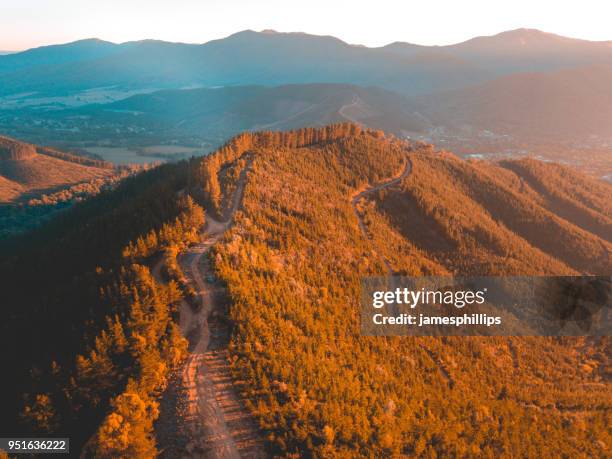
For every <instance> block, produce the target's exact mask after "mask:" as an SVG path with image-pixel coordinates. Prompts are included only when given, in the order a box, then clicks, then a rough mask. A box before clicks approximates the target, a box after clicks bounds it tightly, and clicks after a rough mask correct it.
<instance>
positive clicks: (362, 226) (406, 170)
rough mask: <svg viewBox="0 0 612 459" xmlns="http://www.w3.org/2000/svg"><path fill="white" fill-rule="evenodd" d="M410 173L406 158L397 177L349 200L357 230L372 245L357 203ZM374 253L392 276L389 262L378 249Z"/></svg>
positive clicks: (396, 182)
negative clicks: (357, 223) (357, 225)
mask: <svg viewBox="0 0 612 459" xmlns="http://www.w3.org/2000/svg"><path fill="white" fill-rule="evenodd" d="M410 172H412V163H411V162H410V159H408V158H406V164H405V165H404V169H403V170H402V172H401V173H400V174H399V175H397V176H396V177H393V178H392V179H389V180H388V181H386V182H382V183H379V184H378V185H373V186H370V187H368V188H366V189H365V190H363V191H361V192H357V193H356V194H355V195H353V197H352V198H351V204H352V205H353V212H355V216H356V217H357V221H358V222H359V229H360V230H361V232H362V233H363V235H364V236H365V237H366V238H367V239H368V240H370V241H372V243H373V239H372V237H371V236H370V235H369V234H368V229H367V228H366V226H365V223H364V222H363V218H362V217H361V214H360V213H359V209H358V208H357V204H358V203H359V201H361V200H362V199H363V198H365V197H366V196H368V195H370V194H372V193H375V192H377V191H380V190H382V189H385V188H389V187H391V186H393V185H397V184H398V183H400V182H401V181H402V180H404V179H405V178H406V177H408V176H409V175H410ZM374 252H375V253H376V255H377V256H378V257H379V258H381V259H382V261H383V263H384V265H385V267H386V269H387V275H389V276H391V275H393V268H392V267H391V264H390V263H389V260H387V259H386V258H385V257H383V256H382V255H381V253H380V251H379V250H378V249H376V247H374Z"/></svg>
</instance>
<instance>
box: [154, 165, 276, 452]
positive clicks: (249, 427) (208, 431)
mask: <svg viewBox="0 0 612 459" xmlns="http://www.w3.org/2000/svg"><path fill="white" fill-rule="evenodd" d="M249 169H250V163H249V164H248V165H247V167H245V169H244V170H243V171H242V173H241V175H240V178H239V182H238V186H237V188H236V192H235V193H234V196H233V204H232V207H231V209H229V211H228V212H226V218H225V219H224V220H222V221H218V220H215V219H214V218H212V217H210V216H208V215H207V217H206V226H205V228H204V231H203V233H202V236H203V237H202V241H201V242H200V243H198V244H195V245H193V246H191V247H190V248H189V249H188V250H187V251H185V252H184V253H183V254H181V255H180V256H179V258H178V262H179V264H180V266H181V269H182V270H183V272H184V273H185V275H186V277H187V278H188V280H189V282H190V283H191V285H192V286H193V288H194V289H195V290H196V292H197V295H198V296H199V298H200V301H201V304H200V305H198V306H197V307H195V308H194V307H193V306H191V305H190V304H188V303H187V302H186V301H183V302H182V304H181V308H180V329H181V332H182V333H183V336H185V337H186V338H187V339H188V340H189V350H190V354H189V357H188V358H187V361H186V362H185V364H184V367H183V369H182V372H181V373H180V375H177V377H176V378H175V379H176V380H175V381H174V384H175V385H176V386H178V388H177V390H176V394H178V395H179V396H178V397H177V399H179V400H177V405H179V406H178V407H175V408H176V409H175V410H174V413H169V414H168V416H172V415H174V416H177V415H178V419H177V424H178V425H177V426H176V428H175V434H176V438H172V435H165V436H166V438H167V437H171V438H167V439H166V440H162V441H161V443H162V447H163V448H164V451H163V452H162V454H161V456H162V457H181V458H214V459H238V458H248V459H258V458H264V457H266V454H265V451H264V448H263V440H262V439H261V436H260V432H259V429H258V427H257V424H256V422H255V420H254V419H253V418H252V417H251V415H250V413H249V412H248V410H247V409H246V408H245V406H244V403H243V401H242V399H241V397H240V394H239V391H238V390H237V388H236V387H235V385H234V383H233V381H232V375H231V372H230V367H229V362H228V358H227V344H228V342H229V337H230V326H229V323H228V321H227V319H226V318H227V312H228V311H227V302H226V301H225V291H224V288H223V287H221V286H219V285H218V284H217V282H216V280H215V279H214V277H213V272H212V269H211V266H210V262H209V260H208V258H207V257H204V255H205V254H206V253H207V252H208V251H209V250H210V248H211V247H212V246H213V245H214V244H215V243H217V241H219V239H220V238H221V237H222V236H223V234H224V233H225V231H226V230H227V229H228V228H229V227H230V226H231V224H232V221H233V217H234V213H235V212H236V210H237V209H238V207H239V205H240V203H241V201H242V195H243V192H244V185H245V181H246V173H247V172H248V170H249ZM205 279H206V281H205ZM162 412H163V404H162ZM177 412H178V413H177Z"/></svg>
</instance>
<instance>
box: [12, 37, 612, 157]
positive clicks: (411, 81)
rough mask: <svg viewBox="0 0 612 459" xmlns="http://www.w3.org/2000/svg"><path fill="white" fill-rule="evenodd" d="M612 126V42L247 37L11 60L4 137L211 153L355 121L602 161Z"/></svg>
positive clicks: (51, 49) (31, 53) (49, 49)
mask: <svg viewBox="0 0 612 459" xmlns="http://www.w3.org/2000/svg"><path fill="white" fill-rule="evenodd" d="M611 116H612V42H610V41H606V42H592V41H586V40H577V39H571V38H566V37H561V36H558V35H553V34H549V33H545V32H541V31H538V30H532V29H518V30H513V31H508V32H503V33H500V34H498V35H494V36H487V37H477V38H473V39H471V40H468V41H466V42H463V43H459V44H455V45H449V46H421V45H415V44H410V43H400V42H396V43H392V44H389V45H387V46H383V47H380V48H367V47H363V46H355V45H350V44H347V43H345V42H343V41H341V40H339V39H337V38H334V37H329V36H314V35H308V34H304V33H277V32H274V31H264V32H254V31H250V30H247V31H243V32H239V33H236V34H234V35H231V36H229V37H227V38H224V39H221V40H214V41H211V42H208V43H205V44H201V45H197V44H184V43H168V42H162V41H155V40H145V41H137V42H128V43H122V44H114V43H110V42H106V41H102V40H97V39H88V40H81V41H78V42H74V43H68V44H64V45H53V46H46V47H41V48H35V49H31V50H28V51H24V52H20V53H14V54H10V55H6V56H0V132H3V133H5V134H8V135H11V136H13V137H18V138H21V139H24V140H28V141H31V142H39V143H43V144H54V145H58V144H59V145H68V144H69V145H68V146H74V147H81V146H83V144H86V145H89V146H91V145H92V144H94V145H109V144H110V145H124V144H128V145H132V146H134V145H135V146H142V145H155V144H159V143H164V144H166V143H168V142H170V143H172V144H177V143H179V144H181V143H183V144H188V145H190V146H192V147H193V146H199V145H208V146H209V147H210V148H209V149H211V148H212V147H214V146H216V145H218V144H219V143H222V142H223V141H225V140H226V139H227V138H228V137H230V136H231V135H233V134H235V133H237V132H239V131H242V130H261V129H279V130H280V129H292V128H298V127H302V126H320V125H324V124H326V123H330V122H336V121H345V120H349V121H353V122H359V123H362V124H365V125H367V126H370V127H374V128H378V129H383V130H385V131H388V132H393V133H395V134H397V135H400V136H411V137H415V138H419V139H423V140H426V141H433V142H436V143H438V142H439V143H440V144H442V145H450V146H451V147H455V148H456V147H457V144H456V141H457V139H461V141H462V142H463V143H464V144H465V145H467V146H468V147H469V148H472V147H473V146H475V145H476V144H480V148H479V151H480V150H485V151H493V152H495V151H500V150H503V149H509V150H516V149H518V148H521V149H525V148H529V147H530V146H531V145H535V144H536V143H537V144H538V145H542V144H544V145H551V144H553V143H554V144H555V145H559V144H562V143H564V142H565V143H568V144H572V145H574V146H576V145H578V146H584V145H586V144H587V143H588V145H589V148H591V147H592V148H596V149H598V151H599V150H601V149H602V148H603V149H610V146H612V124H611V123H610V122H609V120H610V119H612V118H611ZM491 139H493V141H492V140H491ZM499 139H503V142H504V143H503V145H501V144H499ZM445 142H446V143H445ZM469 148H468V149H469ZM461 149H462V150H464V149H465V148H463V147H461Z"/></svg>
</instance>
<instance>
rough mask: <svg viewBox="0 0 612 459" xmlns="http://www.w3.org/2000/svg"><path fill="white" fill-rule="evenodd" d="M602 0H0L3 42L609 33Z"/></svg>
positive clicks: (599, 36) (369, 42)
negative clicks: (267, 34)
mask: <svg viewBox="0 0 612 459" xmlns="http://www.w3.org/2000/svg"><path fill="white" fill-rule="evenodd" d="M610 17H612V7H611V6H610V2H609V1H607V0H581V1H574V0H561V1H560V0H556V1H549V0H512V1H498V0H461V1H458V0H445V1H442V0H418V1H413V0H395V1H391V0H369V1H364V0H351V1H347V0H308V1H304V0H302V1H295V0H284V1H282V0H171V1H167V0H165V1H163V0H0V50H4V51H6V50H23V49H27V48H32V47H35V46H40V45H47V44H57V43H66V42H70V41H74V40H79V39H83V38H94V37H95V38H101V39H104V40H108V41H113V42H117V43H118V42H125V41H131V40H142V39H146V38H154V39H160V40H167V41H180V42H188V43H204V42H206V41H209V40H212V39H217V38H223V37H225V36H228V35H231V34H232V33H235V32H238V31H240V30H245V29H252V30H264V29H274V30H277V31H279V32H307V33H311V34H316V35H333V36H335V37H338V38H340V39H342V40H344V41H346V42H348V43H352V44H362V45H366V46H382V45H385V44H388V43H391V42H394V41H405V42H411V43H418V44H424V45H445V44H451V43H458V42H461V41H464V40H467V39H469V38H472V37H474V36H479V35H493V34H496V33H499V32H502V31H505V30H511V29H517V28H521V27H526V28H535V29H540V30H543V31H546V32H552V33H556V34H559V35H565V36H568V37H573V38H583V39H588V40H612V28H611V27H610Z"/></svg>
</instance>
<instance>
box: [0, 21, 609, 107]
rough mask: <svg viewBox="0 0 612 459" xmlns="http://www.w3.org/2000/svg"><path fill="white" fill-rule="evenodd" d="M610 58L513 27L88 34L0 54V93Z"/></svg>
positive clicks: (425, 75)
mask: <svg viewBox="0 0 612 459" xmlns="http://www.w3.org/2000/svg"><path fill="white" fill-rule="evenodd" d="M603 62H607V63H611V64H612V42H590V41H584V40H575V39H569V38H564V37H560V36H557V35H553V34H548V33H544V32H540V31H537V30H528V29H519V30H514V31H510V32H504V33H501V34H498V35H495V36H492V37H478V38H474V39H472V40H469V41H466V42H464V43H460V44H456V45H450V46H419V45H413V44H408V43H393V44H391V45H388V46H384V47H381V48H367V47H363V46H354V45H350V44H347V43H345V42H343V41H341V40H339V39H337V38H334V37H329V36H315V35H308V34H304V33H277V32H272V31H266V32H254V31H251V30H246V31H243V32H239V33H236V34H234V35H231V36H229V37H227V38H224V39H221V40H214V41H210V42H208V43H205V44H202V45H193V44H184V43H168V42H163V41H155V40H145V41H137V42H128V43H122V44H114V43H110V42H105V41H101V40H97V39H88V40H82V41H78V42H74V43H68V44H65V45H54V46H46V47H41V48H35V49H31V50H28V51H24V52H21V53H16V54H11V55H8V56H3V57H0V82H1V85H0V94H4V95H6V94H14V93H18V92H27V91H38V92H42V93H46V94H61V93H69V92H74V91H78V90H86V89H92V88H97V87H105V86H118V87H121V88H124V89H132V90H133V89H144V88H158V89H161V88H175V89H176V88H180V87H186V86H207V87H211V86H235V85H251V84H263V85H281V84H291V83H351V84H358V85H365V86H368V85H373V86H379V87H381V88H385V89H389V90H393V91H397V92H400V93H402V94H407V95H415V94H427V93H432V92H437V91H441V90H448V89H457V88H461V87H465V86H468V85H473V84H475V83H479V82H483V81H486V80H489V79H491V78H494V77H496V76H500V75H506V74H509V73H516V72H527V71H549V70H557V69H561V68H569V67H576V66H582V65H592V64H601V63H603Z"/></svg>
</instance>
